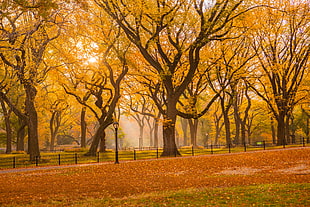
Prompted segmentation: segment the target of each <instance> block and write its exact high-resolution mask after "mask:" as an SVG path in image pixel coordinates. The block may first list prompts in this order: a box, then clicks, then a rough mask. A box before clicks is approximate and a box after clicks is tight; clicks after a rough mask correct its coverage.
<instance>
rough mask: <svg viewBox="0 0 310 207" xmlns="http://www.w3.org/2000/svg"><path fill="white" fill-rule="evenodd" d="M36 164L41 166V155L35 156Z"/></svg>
mask: <svg viewBox="0 0 310 207" xmlns="http://www.w3.org/2000/svg"><path fill="white" fill-rule="evenodd" d="M35 162H36V166H39V156H36V157H35Z"/></svg>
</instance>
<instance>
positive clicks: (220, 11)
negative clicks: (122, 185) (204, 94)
mask: <svg viewBox="0 0 310 207" xmlns="http://www.w3.org/2000/svg"><path fill="white" fill-rule="evenodd" d="M95 2H96V3H97V5H98V6H99V7H101V8H102V9H103V10H104V11H105V12H106V13H107V14H108V15H109V16H110V17H112V18H113V19H114V20H115V22H116V23H117V24H118V25H119V26H120V27H121V28H122V29H123V31H124V32H125V33H126V35H127V38H128V39H129V40H130V41H131V42H132V43H133V44H134V45H135V46H136V47H137V48H138V50H139V51H140V53H141V54H142V56H143V57H144V59H145V61H146V63H147V67H148V70H149V71H152V72H153V73H155V74H156V77H157V79H156V82H152V83H148V84H149V90H150V94H151V95H152V98H153V100H154V102H155V103H156V105H157V107H158V110H159V111H160V112H161V113H162V114H163V119H164V121H163V139H164V150H163V153H162V156H170V155H175V154H179V152H178V150H177V147H176V143H175V123H176V117H177V115H178V114H179V115H180V114H181V113H179V112H178V107H177V105H178V101H179V100H180V96H181V95H182V94H183V92H184V91H185V89H186V88H187V86H188V84H189V83H190V82H191V81H192V79H193V77H194V75H195V72H196V71H197V68H198V67H199V62H200V51H201V50H202V49H203V48H204V47H205V46H206V45H207V44H208V43H209V42H211V41H215V40H221V39H225V38H226V37H227V34H228V33H229V31H230V30H231V29H232V28H233V27H234V23H233V20H234V19H235V18H237V17H239V16H240V14H241V13H243V12H244V11H242V12H241V11H239V10H238V8H239V6H240V5H241V4H242V2H243V1H242V0H239V1H229V0H224V1H217V2H213V1H212V2H209V3H206V2H205V1H204V0H195V1H185V0H184V1H172V0H171V1H160V0H157V1H135V2H123V1H115V0H108V1H102V0H95ZM158 97H161V100H163V101H164V105H162V103H160V102H159V100H158ZM183 115H184V114H183ZM184 116H185V115H184ZM188 117H191V118H194V116H193V115H189V116H188ZM196 118H197V117H196Z"/></svg>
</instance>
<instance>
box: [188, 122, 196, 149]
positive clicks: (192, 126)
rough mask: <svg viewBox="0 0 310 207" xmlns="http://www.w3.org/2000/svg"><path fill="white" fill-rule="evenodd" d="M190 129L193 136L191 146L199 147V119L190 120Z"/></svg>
mask: <svg viewBox="0 0 310 207" xmlns="http://www.w3.org/2000/svg"><path fill="white" fill-rule="evenodd" d="M188 123H189V128H190V134H191V144H192V146H194V147H197V129H198V119H194V120H193V119H189V120H188Z"/></svg>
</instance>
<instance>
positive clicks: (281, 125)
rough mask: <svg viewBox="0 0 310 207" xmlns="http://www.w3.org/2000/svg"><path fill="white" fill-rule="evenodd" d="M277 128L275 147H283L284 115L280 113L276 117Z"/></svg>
mask: <svg viewBox="0 0 310 207" xmlns="http://www.w3.org/2000/svg"><path fill="white" fill-rule="evenodd" d="M277 121H278V126H277V138H278V140H277V145H284V144H286V143H285V127H286V125H285V113H284V112H280V113H279V116H278V117H277Z"/></svg>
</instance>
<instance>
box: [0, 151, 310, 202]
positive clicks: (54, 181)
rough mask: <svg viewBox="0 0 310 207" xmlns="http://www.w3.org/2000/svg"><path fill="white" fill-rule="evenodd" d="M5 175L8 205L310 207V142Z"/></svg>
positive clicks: (0, 192) (1, 194) (2, 190)
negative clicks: (289, 147)
mask: <svg viewBox="0 0 310 207" xmlns="http://www.w3.org/2000/svg"><path fill="white" fill-rule="evenodd" d="M36 169H37V170H35V171H27V172H14V173H1V171H0V182H1V186H0V206H242V205H243V206H310V193H309V192H310V148H309V147H305V148H298V149H296V148H295V149H282V150H268V151H258V152H246V153H232V154H221V155H216V154H215V155H206V156H195V157H181V158H168V159H154V160H145V161H141V160H139V161H123V162H121V163H120V164H118V165H117V164H113V163H111V162H110V163H100V164H96V165H88V166H76V167H71V168H60V169H45V170H43V169H41V170H40V168H36Z"/></svg>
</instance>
